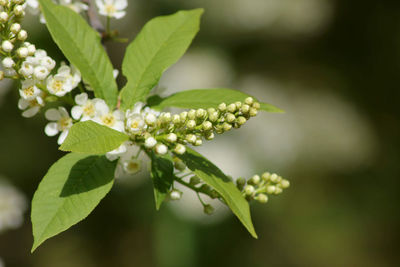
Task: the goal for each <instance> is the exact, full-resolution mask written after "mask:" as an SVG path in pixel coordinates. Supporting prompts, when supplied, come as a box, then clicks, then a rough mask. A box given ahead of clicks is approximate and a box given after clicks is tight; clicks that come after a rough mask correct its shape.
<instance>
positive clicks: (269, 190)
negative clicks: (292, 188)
mask: <svg viewBox="0 0 400 267" xmlns="http://www.w3.org/2000/svg"><path fill="white" fill-rule="evenodd" d="M275 191H276V186H275V185H269V186H267V194H274V193H275Z"/></svg>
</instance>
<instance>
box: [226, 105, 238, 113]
mask: <svg viewBox="0 0 400 267" xmlns="http://www.w3.org/2000/svg"><path fill="white" fill-rule="evenodd" d="M226 110H227V111H228V112H230V113H234V112H235V111H236V105H235V104H230V105H228V106H227V107H226Z"/></svg>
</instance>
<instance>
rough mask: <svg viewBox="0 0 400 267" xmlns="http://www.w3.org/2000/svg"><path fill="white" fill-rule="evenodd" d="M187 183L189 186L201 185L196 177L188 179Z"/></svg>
mask: <svg viewBox="0 0 400 267" xmlns="http://www.w3.org/2000/svg"><path fill="white" fill-rule="evenodd" d="M189 183H190V184H191V185H198V184H199V183H201V180H200V178H199V177H198V176H196V175H195V176H192V177H191V178H190V181H189Z"/></svg>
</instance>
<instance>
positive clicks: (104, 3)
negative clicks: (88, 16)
mask: <svg viewBox="0 0 400 267" xmlns="http://www.w3.org/2000/svg"><path fill="white" fill-rule="evenodd" d="M96 4H97V7H98V8H99V13H100V15H103V16H107V17H114V18H116V19H120V18H122V17H124V16H125V14H126V12H125V11H124V9H125V8H126V7H127V6H128V1H127V0H96Z"/></svg>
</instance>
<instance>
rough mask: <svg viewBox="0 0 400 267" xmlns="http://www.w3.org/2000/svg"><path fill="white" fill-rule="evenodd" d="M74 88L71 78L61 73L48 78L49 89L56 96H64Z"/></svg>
mask: <svg viewBox="0 0 400 267" xmlns="http://www.w3.org/2000/svg"><path fill="white" fill-rule="evenodd" d="M72 89H73V87H72V84H71V80H70V79H68V78H67V77H66V76H64V75H61V74H56V75H54V76H52V75H51V76H49V77H48V78H47V90H48V91H49V92H50V93H51V94H53V95H56V96H59V97H61V96H64V95H65V94H67V93H68V92H71V91H72Z"/></svg>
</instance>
